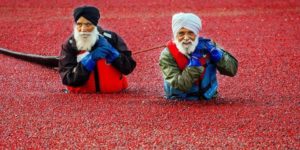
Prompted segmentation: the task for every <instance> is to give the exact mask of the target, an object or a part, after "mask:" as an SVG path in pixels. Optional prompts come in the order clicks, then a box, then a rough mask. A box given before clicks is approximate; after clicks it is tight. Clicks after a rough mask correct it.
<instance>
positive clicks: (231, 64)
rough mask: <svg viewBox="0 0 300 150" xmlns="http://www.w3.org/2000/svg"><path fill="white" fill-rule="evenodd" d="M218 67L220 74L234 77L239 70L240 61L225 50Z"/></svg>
mask: <svg viewBox="0 0 300 150" xmlns="http://www.w3.org/2000/svg"><path fill="white" fill-rule="evenodd" d="M217 69H218V71H219V72H220V74H222V75H227V76H230V77H233V76H235V75H236V73H237V70H238V61H237V60H236V59H235V58H234V57H233V56H232V55H231V54H230V53H228V52H227V51H225V50H223V57H222V59H221V60H220V61H219V62H218V63H217Z"/></svg>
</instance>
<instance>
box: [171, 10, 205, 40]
mask: <svg viewBox="0 0 300 150" xmlns="http://www.w3.org/2000/svg"><path fill="white" fill-rule="evenodd" d="M182 27H184V28H186V29H188V30H191V31H192V32H194V34H195V35H198V34H199V31H200V30H201V28H202V24H201V19H200V18H199V17H198V16H197V15H195V14H193V13H177V14H174V15H173V17H172V31H173V35H174V37H176V35H177V33H178V31H179V30H180V29H181V28H182Z"/></svg>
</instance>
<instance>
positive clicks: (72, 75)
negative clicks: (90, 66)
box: [58, 40, 90, 86]
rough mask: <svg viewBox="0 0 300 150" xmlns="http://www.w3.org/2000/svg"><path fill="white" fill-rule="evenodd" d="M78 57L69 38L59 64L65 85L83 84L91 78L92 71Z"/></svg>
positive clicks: (63, 46) (63, 47)
mask: <svg viewBox="0 0 300 150" xmlns="http://www.w3.org/2000/svg"><path fill="white" fill-rule="evenodd" d="M76 59H77V54H76V50H75V49H74V48H73V47H72V46H71V43H69V40H68V41H67V42H66V43H65V44H63V45H62V50H61V53H60V57H59V64H58V67H59V70H58V71H59V74H60V77H61V79H62V83H63V84H64V85H69V86H81V85H83V84H84V83H85V82H86V81H87V80H88V78H89V75H90V71H88V70H86V69H85V68H84V66H83V65H82V64H81V63H78V62H77V60H76Z"/></svg>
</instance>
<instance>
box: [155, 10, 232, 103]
mask: <svg viewBox="0 0 300 150" xmlns="http://www.w3.org/2000/svg"><path fill="white" fill-rule="evenodd" d="M201 28H202V24H201V19H200V18H199V17H198V16H197V15H195V14H193V13H177V14H175V15H173V17H172V31H173V38H174V39H173V40H172V41H169V42H168V43H167V47H166V48H165V49H164V50H163V51H162V53H161V56H160V59H159V65H160V68H161V70H162V73H163V78H164V91H165V98H167V99H179V100H200V99H205V100H210V99H212V98H215V97H217V95H218V91H217V90H218V82H217V77H216V73H217V72H216V70H218V71H219V72H220V74H222V75H227V76H231V77H233V76H235V75H236V73H237V68H238V61H237V60H236V59H235V58H234V57H233V56H232V55H231V54H230V53H228V52H227V51H225V50H224V49H222V48H221V47H219V46H218V45H217V44H216V43H215V42H213V41H212V40H210V39H206V38H203V37H199V32H200V31H201Z"/></svg>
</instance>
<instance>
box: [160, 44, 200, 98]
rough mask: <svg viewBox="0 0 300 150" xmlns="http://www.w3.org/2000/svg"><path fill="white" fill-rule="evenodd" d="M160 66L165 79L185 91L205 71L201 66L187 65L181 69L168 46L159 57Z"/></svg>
mask: <svg viewBox="0 0 300 150" xmlns="http://www.w3.org/2000/svg"><path fill="white" fill-rule="evenodd" d="M159 66H160V69H161V70H162V73H163V78H164V80H165V81H166V82H168V83H169V84H170V85H171V86H172V87H174V88H176V89H179V90H181V91H183V92H186V91H188V90H189V89H190V88H191V87H192V86H193V83H194V82H195V81H196V80H198V79H199V77H200V75H201V73H202V72H203V70H202V69H200V68H199V67H186V68H185V69H184V70H183V71H181V70H180V69H179V68H178V66H177V63H176V61H175V60H174V58H173V56H172V55H171V54H170V52H169V50H168V48H165V49H164V50H163V51H162V53H161V55H160V58H159Z"/></svg>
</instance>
